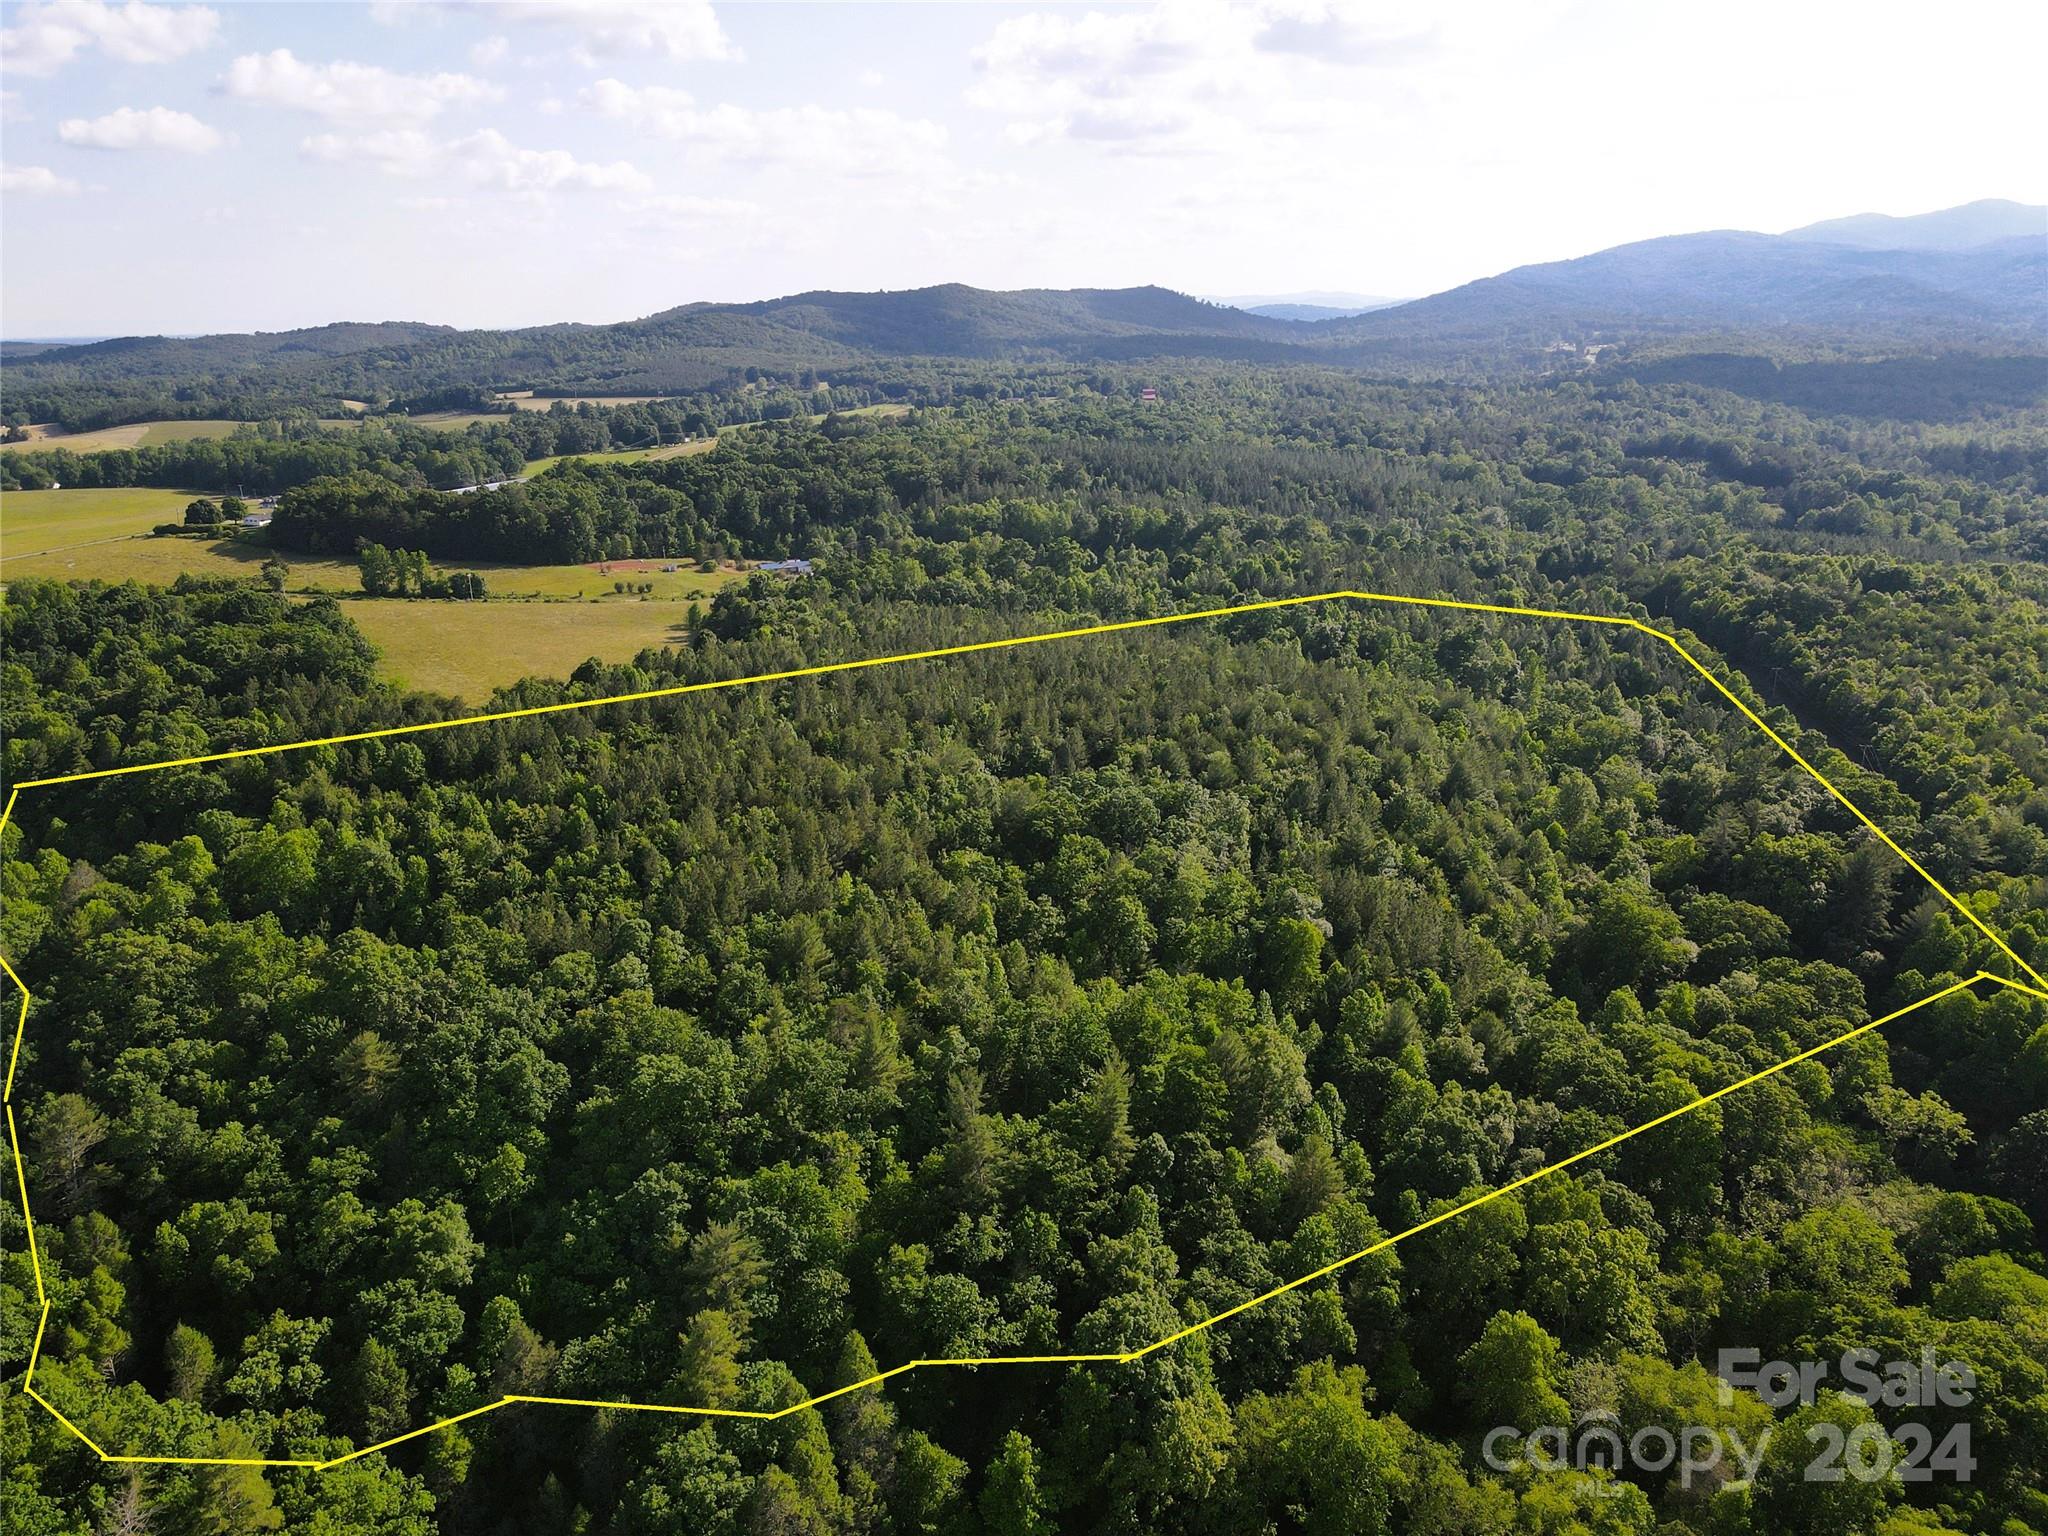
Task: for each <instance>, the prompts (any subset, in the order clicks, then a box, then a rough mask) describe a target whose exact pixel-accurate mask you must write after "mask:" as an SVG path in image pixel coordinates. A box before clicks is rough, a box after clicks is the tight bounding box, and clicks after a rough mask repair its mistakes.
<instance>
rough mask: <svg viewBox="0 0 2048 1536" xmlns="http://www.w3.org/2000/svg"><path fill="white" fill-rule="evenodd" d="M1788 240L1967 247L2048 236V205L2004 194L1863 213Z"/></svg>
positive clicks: (1792, 232)
mask: <svg viewBox="0 0 2048 1536" xmlns="http://www.w3.org/2000/svg"><path fill="white" fill-rule="evenodd" d="M1785 238H1786V239H1787V240H1808V241H1814V242H1817V243H1819V244H1822V245H1853V246H1855V247H1857V248H1858V249H1859V250H1865V251H1967V250H1971V249H1974V248H1975V247H1977V246H1980V245H1990V244H1991V243H1992V242H1993V241H1996V240H2017V239H2021V238H2031V239H2034V240H2048V207H2044V206H2042V205H2040V204H2038V203H2013V202H2007V201H2006V200H2005V199H2004V198H2000V197H1987V198H1985V199H1983V200H1982V201H1981V202H1975V203H1964V204H1963V205H1962V206H1961V207H1959V208H1943V209H1941V210H1940V211H1938V212H1935V213H1915V214H1910V215H1908V216H1907V217H1905V218H1894V217H1893V216H1892V215H1890V214H1888V213H1858V214H1854V215H1852V216H1850V217H1849V218H1846V219H1825V220H1823V221H1822V222H1821V223H1818V224H1808V225H1805V226H1803V227H1802V228H1799V229H1788V230H1786V231H1785Z"/></svg>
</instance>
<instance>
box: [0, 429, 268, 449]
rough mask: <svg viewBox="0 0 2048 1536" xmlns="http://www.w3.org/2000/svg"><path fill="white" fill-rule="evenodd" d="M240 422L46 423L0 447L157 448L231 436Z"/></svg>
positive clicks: (0, 444) (1, 444)
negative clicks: (81, 426) (55, 427)
mask: <svg viewBox="0 0 2048 1536" xmlns="http://www.w3.org/2000/svg"><path fill="white" fill-rule="evenodd" d="M240 425H241V423H240V422H239V421H132V422H130V423H128V424H127V425H126V426H122V427H100V428H98V429H97V430H95V431H91V432H53V431H52V430H51V429H50V428H49V427H48V426H47V425H45V426H35V427H30V428H29V429H28V432H29V440H28V441H27V442H25V443H0V448H69V449H70V450H71V451H72V452H73V453H94V452H97V451H98V450H100V449H103V448H156V447H160V446H161V445H163V444H164V443H189V442H191V441H192V440H193V439H194V438H197V437H229V436H232V435H233V433H234V430H235V428H237V427H239V426H240Z"/></svg>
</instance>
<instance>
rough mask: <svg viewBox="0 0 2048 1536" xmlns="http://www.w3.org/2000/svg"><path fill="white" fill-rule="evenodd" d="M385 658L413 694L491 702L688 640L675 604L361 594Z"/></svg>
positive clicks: (359, 609) (355, 610) (362, 612)
mask: <svg viewBox="0 0 2048 1536" xmlns="http://www.w3.org/2000/svg"><path fill="white" fill-rule="evenodd" d="M343 609H344V611H345V612H346V613H347V614H348V616H349V617H350V618H351V619H353V620H355V622H356V624H357V625H358V626H359V627H360V628H361V629H362V631H363V633H364V634H366V635H368V636H369V637H370V640H371V642H372V643H373V644H375V645H376V646H377V648H378V649H379V650H381V651H382V652H383V653H384V670H385V672H386V674H387V675H389V676H391V677H393V678H396V679H397V680H398V681H400V682H403V683H406V684H408V685H409V686H411V687H414V688H425V689H429V690H431V691H432V692H435V693H449V694H453V695H455V697H457V698H459V699H465V700H468V701H469V702H471V703H482V702H483V700H484V699H486V698H487V697H489V695H490V692H491V690H492V689H494V688H502V687H504V686H505V685H506V684H507V683H515V682H517V681H519V679H520V678H522V677H567V676H568V675H569V674H570V673H571V672H573V671H575V670H576V668H577V667H579V666H581V665H582V664H583V663H584V662H585V661H587V660H589V659H590V658H591V657H593V656H595V657H597V658H598V659H600V660H602V661H630V660H631V659H632V658H633V657H634V656H636V655H638V654H639V653H640V652H641V651H642V650H645V649H646V648H647V647H648V646H651V645H675V644H679V643H681V641H682V639H683V637H684V632H683V613H684V610H683V609H681V608H680V607H678V606H677V605H676V604H674V603H664V602H652V601H650V602H640V601H638V600H637V599H636V600H631V601H628V600H623V599H622V600H618V601H613V600H611V599H610V598H607V599H606V601H604V602H601V603H503V602H488V603H441V602H425V601H413V600H409V599H405V598H358V599H356V600H354V601H352V602H348V603H345V604H344V605H343Z"/></svg>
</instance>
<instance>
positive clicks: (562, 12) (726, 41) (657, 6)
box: [503, 0, 740, 63]
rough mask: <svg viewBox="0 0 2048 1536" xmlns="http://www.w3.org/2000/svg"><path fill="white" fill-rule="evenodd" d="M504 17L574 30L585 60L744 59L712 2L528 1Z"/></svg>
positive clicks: (508, 10) (656, 0) (651, 0)
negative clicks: (642, 58)
mask: <svg viewBox="0 0 2048 1536" xmlns="http://www.w3.org/2000/svg"><path fill="white" fill-rule="evenodd" d="M503 14H504V15H505V16H506V17H507V18H508V19H517V20H520V21H525V22H533V23H553V24H555V25H558V26H567V27H573V28H575V30H576V32H577V34H578V35H579V36H580V37H581V39H582V48H581V52H582V53H583V55H584V57H585V61H586V62H589V61H591V60H593V59H599V58H620V57H625V58H638V57H644V56H645V55H648V54H655V55H658V56H659V57H662V58H665V59H671V60H674V61H675V62H677V63H688V62H691V61H693V60H698V59H737V58H738V57H739V56H740V51H739V49H738V47H737V46H735V45H734V43H733V40H732V39H731V38H729V37H727V36H726V35H725V28H723V27H722V26H720V25H719V24H718V17H717V14H716V13H715V12H713V10H712V9H711V4H710V0H526V3H523V4H520V5H515V6H510V7H507V8H506V10H505V11H504V12H503Z"/></svg>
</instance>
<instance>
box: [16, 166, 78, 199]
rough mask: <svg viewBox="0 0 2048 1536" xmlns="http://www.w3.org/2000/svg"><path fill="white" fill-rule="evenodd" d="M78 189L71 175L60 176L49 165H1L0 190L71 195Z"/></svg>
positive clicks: (37, 195) (48, 194)
mask: <svg viewBox="0 0 2048 1536" xmlns="http://www.w3.org/2000/svg"><path fill="white" fill-rule="evenodd" d="M77 190H78V183H77V182H75V181H73V180H72V179H71V178H70V177H69V176H59V175H58V174H57V173H56V172H55V171H53V170H51V169H50V168H49V167H48V166H47V165H0V192H16V193H20V194H22V195H24V196H28V197H54V196H63V197H69V196H70V195H71V194H72V193H74V192H76V191H77Z"/></svg>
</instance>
